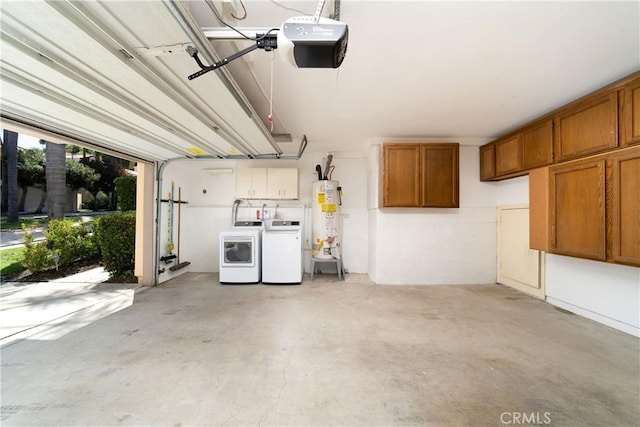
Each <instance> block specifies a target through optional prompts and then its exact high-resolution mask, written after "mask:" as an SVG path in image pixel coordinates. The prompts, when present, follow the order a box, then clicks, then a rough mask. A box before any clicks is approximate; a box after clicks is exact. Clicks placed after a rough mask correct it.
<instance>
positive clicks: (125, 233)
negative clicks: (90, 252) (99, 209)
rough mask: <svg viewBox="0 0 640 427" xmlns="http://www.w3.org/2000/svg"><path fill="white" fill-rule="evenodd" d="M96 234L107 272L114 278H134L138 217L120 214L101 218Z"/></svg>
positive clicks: (96, 225)
mask: <svg viewBox="0 0 640 427" xmlns="http://www.w3.org/2000/svg"><path fill="white" fill-rule="evenodd" d="M94 232H95V234H96V237H97V240H98V246H99V247H100V251H101V252H102V262H103V264H104V268H105V270H107V271H108V272H109V275H110V277H112V278H121V279H124V278H130V277H133V269H134V266H135V261H134V256H135V243H136V215H135V212H118V213H114V214H110V215H104V216H102V217H100V218H99V219H98V220H97V221H96V223H95V225H94Z"/></svg>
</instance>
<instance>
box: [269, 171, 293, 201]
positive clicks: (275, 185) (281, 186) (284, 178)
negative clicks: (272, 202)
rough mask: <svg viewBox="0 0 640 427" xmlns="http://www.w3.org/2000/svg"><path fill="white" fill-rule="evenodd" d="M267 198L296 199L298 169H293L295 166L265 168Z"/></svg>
mask: <svg viewBox="0 0 640 427" xmlns="http://www.w3.org/2000/svg"><path fill="white" fill-rule="evenodd" d="M267 198H269V199H297V198H298V169H295V168H269V169H267Z"/></svg>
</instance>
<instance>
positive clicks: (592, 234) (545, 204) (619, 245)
mask: <svg viewBox="0 0 640 427" xmlns="http://www.w3.org/2000/svg"><path fill="white" fill-rule="evenodd" d="M529 207H530V216H529V232H530V247H531V248H532V249H538V250H543V251H547V252H550V253H556V254H560V255H568V256H574V257H579V258H587V259H593V260H598V261H606V262H613V263H618V264H625V265H632V266H637V267H640V146H637V147H631V148H627V149H624V150H619V151H614V152H610V153H607V154H600V155H595V156H591V157H589V158H586V159H581V160H575V161H571V162H567V163H563V164H559V165H554V166H549V167H544V168H539V169H534V170H532V171H531V172H530V173H529Z"/></svg>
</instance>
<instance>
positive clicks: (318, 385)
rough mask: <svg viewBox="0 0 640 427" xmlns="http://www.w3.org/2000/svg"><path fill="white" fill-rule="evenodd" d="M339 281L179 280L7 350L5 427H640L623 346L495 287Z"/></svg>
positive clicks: (634, 348) (633, 356)
mask: <svg viewBox="0 0 640 427" xmlns="http://www.w3.org/2000/svg"><path fill="white" fill-rule="evenodd" d="M319 277H320V278H322V277H323V276H319ZM326 277H331V278H335V276H329V275H326ZM347 279H348V280H347V281H346V282H336V281H332V280H327V279H325V280H322V279H320V280H318V279H316V281H314V282H310V281H309V280H308V279H306V280H305V282H304V283H303V284H302V285H301V286H262V285H254V286H221V285H219V284H218V282H217V276H216V275H211V274H191V273H189V274H186V275H184V276H182V277H180V278H177V279H174V280H173V281H171V282H168V283H166V284H164V285H161V286H159V287H156V288H152V289H149V290H147V291H146V292H143V293H140V294H137V295H136V296H135V302H134V304H133V305H132V306H130V307H128V308H125V309H123V310H121V311H119V312H117V313H114V314H112V315H110V316H108V317H105V318H102V319H99V320H97V321H96V322H94V323H92V324H90V325H88V326H85V327H83V328H81V329H77V330H74V331H72V332H69V333H68V334H67V335H64V336H62V337H59V338H57V339H54V340H38V339H37V337H31V338H30V339H28V340H25V341H21V342H17V343H13V344H11V345H9V346H6V347H4V348H3V349H2V354H1V355H2V424H3V425H83V426H84V425H87V426H89V425H91V426H93V425H101V426H105V425H109V426H111V425H168V426H188V425H227V426H232V425H234V426H235V425H296V426H302V425H345V426H353V425H380V426H382V425H384V426H410V425H438V426H439V425H451V426H460V425H473V426H483V425H487V426H496V425H514V424H522V421H523V420H526V421H527V422H528V424H539V425H545V424H550V425H556V426H559V425H579V426H584V425H601V426H632V425H638V424H639V423H640V414H639V406H638V402H639V399H640V396H639V378H640V372H639V370H640V363H639V358H640V344H639V342H640V341H639V340H638V339H636V338H634V337H632V336H629V335H626V334H624V333H621V332H618V331H615V330H613V329H610V328H608V327H605V326H602V325H599V324H597V323H594V322H592V321H589V320H587V319H584V318H581V317H578V316H574V315H571V314H568V313H566V312H562V311H559V310H557V309H554V308H553V307H552V306H550V305H548V304H546V303H544V302H541V301H538V300H535V299H533V298H530V297H527V296H525V295H523V294H520V293H518V292H516V291H514V290H511V289H509V288H505V287H502V286H497V285H487V286H423V287H416V286H375V285H372V284H371V283H370V282H369V281H368V279H367V277H366V276H362V275H353V274H351V275H348V277H347ZM523 417H526V418H523ZM516 421H518V422H516Z"/></svg>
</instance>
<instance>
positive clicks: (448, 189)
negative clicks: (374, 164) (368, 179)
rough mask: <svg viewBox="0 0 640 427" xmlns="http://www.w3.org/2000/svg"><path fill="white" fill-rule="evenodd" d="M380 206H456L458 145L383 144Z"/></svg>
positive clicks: (457, 192) (457, 195) (457, 200)
mask: <svg viewBox="0 0 640 427" xmlns="http://www.w3.org/2000/svg"><path fill="white" fill-rule="evenodd" d="M381 175H382V176H381V181H382V182H381V186H382V197H381V199H382V204H381V207H441V208H457V207H458V206H459V145H458V144H455V143H443V144H431V143H385V144H383V147H382V171H381Z"/></svg>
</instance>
